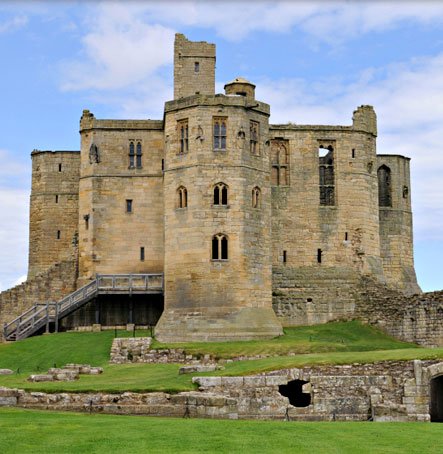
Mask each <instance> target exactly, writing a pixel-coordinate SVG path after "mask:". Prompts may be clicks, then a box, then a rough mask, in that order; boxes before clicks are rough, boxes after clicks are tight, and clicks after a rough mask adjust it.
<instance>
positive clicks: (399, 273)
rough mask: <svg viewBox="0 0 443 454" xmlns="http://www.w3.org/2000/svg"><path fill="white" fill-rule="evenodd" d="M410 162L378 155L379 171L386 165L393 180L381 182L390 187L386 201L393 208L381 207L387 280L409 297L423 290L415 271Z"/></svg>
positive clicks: (383, 255)
mask: <svg viewBox="0 0 443 454" xmlns="http://www.w3.org/2000/svg"><path fill="white" fill-rule="evenodd" d="M409 161H410V159H409V158H405V157H404V156H398V155H378V156H377V171H378V172H380V168H382V166H383V167H385V168H387V169H389V170H388V172H389V174H390V177H389V180H390V181H388V182H387V181H384V182H379V184H382V185H383V184H386V186H387V187H386V189H385V191H386V192H387V194H386V195H385V196H386V198H387V199H389V200H385V201H382V204H383V202H384V203H385V205H389V206H379V215H380V246H381V257H382V260H383V271H384V275H385V276H386V279H387V281H388V282H389V283H390V284H391V285H393V286H395V287H397V288H399V289H400V290H402V291H403V292H405V293H406V294H415V293H420V291H421V290H420V287H419V286H418V284H417V278H416V276H415V270H414V254H413V240H412V211H411V188H410V176H409ZM380 177H381V175H380ZM385 179H386V176H385ZM382 191H383V190H382Z"/></svg>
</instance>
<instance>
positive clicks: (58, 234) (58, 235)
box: [57, 230, 60, 240]
mask: <svg viewBox="0 0 443 454" xmlns="http://www.w3.org/2000/svg"><path fill="white" fill-rule="evenodd" d="M59 239H60V230H57V240H59Z"/></svg>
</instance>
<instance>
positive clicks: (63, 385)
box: [0, 348, 443, 392]
mask: <svg viewBox="0 0 443 454" xmlns="http://www.w3.org/2000/svg"><path fill="white" fill-rule="evenodd" d="M436 358H443V348H435V349H434V348H414V349H410V348H409V349H402V350H380V351H369V352H334V353H311V354H305V355H296V356H281V357H271V358H262V359H256V360H249V361H236V362H233V363H228V364H225V367H226V369H225V370H222V371H216V372H206V373H198V374H195V375H198V376H202V375H229V376H233V375H234V376H235V375H251V374H256V373H260V372H265V371H269V370H276V369H282V368H286V367H288V368H289V367H303V366H306V365H324V364H350V363H355V362H360V363H371V362H375V361H384V360H398V361H402V360H410V359H436ZM103 368H104V373H103V374H102V375H81V376H80V379H79V380H76V381H72V382H44V383H29V382H28V381H26V379H27V378H28V374H21V375H17V374H14V375H4V376H0V386H6V387H8V388H21V389H26V390H33V391H37V390H39V391H45V392H64V391H71V392H95V391H107V392H122V391H134V392H154V391H165V392H180V391H190V390H193V389H196V386H195V385H193V384H192V383H191V379H192V375H191V374H189V375H178V369H179V368H180V365H179V364H116V365H104V366H103Z"/></svg>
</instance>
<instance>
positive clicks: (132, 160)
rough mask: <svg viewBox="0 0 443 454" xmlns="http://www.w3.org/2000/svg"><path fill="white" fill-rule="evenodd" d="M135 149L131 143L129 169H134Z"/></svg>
mask: <svg viewBox="0 0 443 454" xmlns="http://www.w3.org/2000/svg"><path fill="white" fill-rule="evenodd" d="M134 159H135V147H134V142H129V168H130V169H133V168H134Z"/></svg>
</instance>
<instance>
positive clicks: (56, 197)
mask: <svg viewBox="0 0 443 454" xmlns="http://www.w3.org/2000/svg"><path fill="white" fill-rule="evenodd" d="M55 203H58V195H56V196H55Z"/></svg>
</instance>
